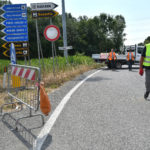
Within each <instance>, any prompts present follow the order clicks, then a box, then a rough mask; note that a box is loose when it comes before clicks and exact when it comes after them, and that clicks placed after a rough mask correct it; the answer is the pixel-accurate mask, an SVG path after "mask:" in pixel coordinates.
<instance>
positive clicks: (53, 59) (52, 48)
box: [52, 42, 55, 76]
mask: <svg viewBox="0 0 150 150" xmlns="http://www.w3.org/2000/svg"><path fill="white" fill-rule="evenodd" d="M52 55H53V74H54V76H55V57H54V42H52Z"/></svg>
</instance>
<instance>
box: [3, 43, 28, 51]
mask: <svg viewBox="0 0 150 150" xmlns="http://www.w3.org/2000/svg"><path fill="white" fill-rule="evenodd" d="M10 45H11V43H8V42H7V43H4V44H3V45H2V47H3V48H5V49H10ZM14 45H15V48H16V50H17V49H27V48H28V42H14Z"/></svg>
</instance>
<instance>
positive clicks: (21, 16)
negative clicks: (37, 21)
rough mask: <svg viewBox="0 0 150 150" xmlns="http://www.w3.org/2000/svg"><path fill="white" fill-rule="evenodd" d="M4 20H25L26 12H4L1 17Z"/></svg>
mask: <svg viewBox="0 0 150 150" xmlns="http://www.w3.org/2000/svg"><path fill="white" fill-rule="evenodd" d="M1 17H2V18H4V19H22V20H27V11H17V12H13V13H12V12H5V13H4V14H2V15H1Z"/></svg>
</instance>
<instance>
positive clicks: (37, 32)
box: [35, 19, 41, 68]
mask: <svg viewBox="0 0 150 150" xmlns="http://www.w3.org/2000/svg"><path fill="white" fill-rule="evenodd" d="M35 21H36V22H35V23H36V36H37V48H38V57H39V66H40V68H41V62H40V46H39V30H38V22H37V19H36V20H35Z"/></svg>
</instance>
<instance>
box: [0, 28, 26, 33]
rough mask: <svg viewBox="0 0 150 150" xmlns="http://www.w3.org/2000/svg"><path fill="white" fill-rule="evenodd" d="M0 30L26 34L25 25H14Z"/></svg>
mask: <svg viewBox="0 0 150 150" xmlns="http://www.w3.org/2000/svg"><path fill="white" fill-rule="evenodd" d="M1 32H3V33H5V34H27V33H28V28H27V27H14V28H4V29H3V30H1Z"/></svg>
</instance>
